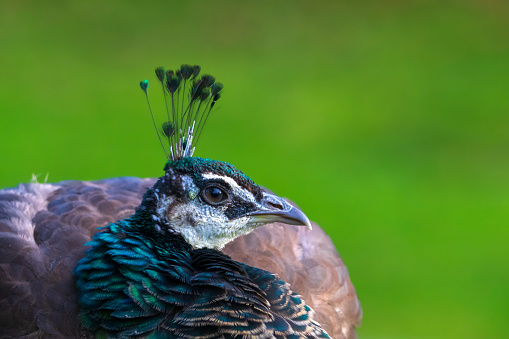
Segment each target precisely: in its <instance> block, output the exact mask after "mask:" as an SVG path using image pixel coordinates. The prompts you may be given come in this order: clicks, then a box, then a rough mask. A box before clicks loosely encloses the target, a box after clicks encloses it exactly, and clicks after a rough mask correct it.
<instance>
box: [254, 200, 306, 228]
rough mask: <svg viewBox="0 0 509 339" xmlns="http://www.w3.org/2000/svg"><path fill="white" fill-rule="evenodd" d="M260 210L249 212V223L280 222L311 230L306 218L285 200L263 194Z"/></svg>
mask: <svg viewBox="0 0 509 339" xmlns="http://www.w3.org/2000/svg"><path fill="white" fill-rule="evenodd" d="M260 205H261V207H260V209H258V210H256V211H253V212H250V213H249V214H248V215H250V216H251V217H252V219H251V221H250V222H251V223H263V224H270V223H273V222H280V223H283V224H288V225H296V226H307V227H308V228H309V229H312V227H311V222H310V221H309V219H308V217H306V215H305V214H304V213H303V212H302V211H301V210H300V209H298V208H297V207H295V206H293V205H290V204H289V203H288V202H287V201H286V200H284V199H283V198H280V197H278V196H275V195H273V194H269V193H266V192H264V193H263V198H262V201H261V204H260Z"/></svg>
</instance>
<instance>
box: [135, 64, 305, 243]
mask: <svg viewBox="0 0 509 339" xmlns="http://www.w3.org/2000/svg"><path fill="white" fill-rule="evenodd" d="M155 73H156V76H157V78H158V79H159V81H160V83H161V85H162V90H163V94H164V98H165V103H166V116H167V121H166V122H164V123H163V124H162V128H160V129H157V127H156V131H157V132H158V136H159V141H160V142H161V146H162V147H163V149H164V150H165V153H166V155H167V158H168V163H167V164H166V166H165V175H164V176H163V177H161V178H160V179H159V181H158V182H157V183H156V184H155V185H154V187H152V189H150V190H149V191H148V192H147V194H146V195H145V199H144V201H143V203H142V205H141V208H142V209H145V208H146V209H148V211H149V212H150V215H151V218H152V219H153V222H154V228H155V230H156V231H157V232H161V233H178V234H180V235H181V236H182V237H183V238H184V239H185V241H186V242H187V243H188V244H189V245H191V246H192V247H193V248H214V249H221V248H223V247H224V245H226V244H227V243H228V242H230V241H232V240H233V239H235V238H236V237H238V236H240V235H244V234H247V233H249V232H251V231H252V230H253V229H255V228H256V227H258V226H261V225H264V224H268V223H273V222H282V223H286V224H292V225H304V226H308V227H311V224H310V222H309V220H308V218H307V217H306V216H305V215H304V213H302V212H301V211H300V210H299V209H298V208H296V207H294V206H292V205H290V204H289V203H288V202H286V201H285V200H284V199H282V198H280V197H277V196H275V195H273V194H269V193H267V192H264V191H263V190H262V189H261V188H260V187H259V186H258V185H256V184H255V183H254V182H253V181H252V180H251V179H250V178H249V177H248V176H246V175H245V174H244V173H243V172H241V171H239V170H238V169H236V168H235V167H234V166H233V165H230V164H228V163H226V162H221V161H215V160H209V159H202V158H195V157H192V155H193V152H194V147H195V145H196V144H197V142H198V138H199V136H200V135H201V132H202V130H203V126H204V124H205V122H206V121H207V119H208V116H209V115H210V112H211V111H212V108H213V107H214V105H215V104H216V102H217V100H219V98H220V97H221V91H222V89H223V85H222V84H221V83H219V82H216V80H215V78H214V77H213V76H211V75H202V76H201V77H199V73H200V67H199V66H191V65H182V66H181V67H180V68H179V69H177V70H175V71H174V70H165V69H164V68H163V67H158V68H156V71H155ZM140 86H141V88H142V90H143V91H144V93H145V94H146V97H147V102H148V106H149V109H150V114H151V116H152V119H153V122H154V126H156V122H155V119H154V115H153V113H152V110H151V108H150V102H149V100H148V91H147V90H148V81H147V80H144V81H142V82H141V83H140ZM165 145H168V146H167V148H168V151H167V150H166V147H165ZM145 215H148V213H146V212H145Z"/></svg>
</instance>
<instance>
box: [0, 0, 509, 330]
mask: <svg viewBox="0 0 509 339" xmlns="http://www.w3.org/2000/svg"><path fill="white" fill-rule="evenodd" d="M0 48H1V53H0V75H1V81H0V112H1V113H0V114H1V115H0V126H1V141H2V147H1V151H0V155H1V169H0V187H9V186H15V185H17V184H18V183H20V182H27V181H29V180H30V178H31V175H32V173H35V174H40V179H42V180H43V178H44V176H45V175H46V173H49V181H50V182H56V181H60V180H68V179H77V180H94V179H102V178H107V177H117V176H140V177H155V176H159V175H161V174H162V167H163V164H164V162H165V158H164V155H163V153H162V151H161V149H160V146H159V144H158V141H157V139H156V137H155V134H154V131H153V127H152V125H151V121H150V118H149V115H148V111H147V107H146V104H145V98H144V96H143V94H142V92H141V90H140V89H139V86H138V82H139V81H140V80H142V79H145V78H147V79H149V80H151V81H152V85H153V86H152V88H151V89H152V96H151V97H152V102H153V105H154V107H155V109H156V110H158V111H159V112H162V98H161V96H160V95H159V93H160V92H159V91H158V88H157V90H154V89H155V88H154V87H155V85H156V82H155V81H156V78H155V76H154V73H153V69H154V68H155V67H156V66H160V65H163V66H166V67H167V68H171V67H177V66H179V65H180V64H181V63H192V64H200V65H201V66H202V70H203V71H204V72H205V73H211V74H213V75H215V76H216V78H217V79H218V80H219V81H221V82H223V83H224V84H225V90H224V95H223V99H221V101H219V103H218V105H219V108H220V109H218V110H217V111H216V112H215V115H214V116H213V118H211V119H210V120H209V123H208V127H207V129H206V133H204V135H203V136H202V138H201V142H200V145H199V148H198V150H197V154H196V155H198V156H204V157H210V158H214V159H221V160H225V161H228V162H231V163H234V164H235V165H237V167H239V168H240V169H242V170H243V171H245V172H246V173H247V174H248V175H250V176H251V177H252V178H253V179H254V180H255V181H256V182H257V183H259V184H262V185H264V186H267V187H269V188H271V189H272V190H273V191H275V192H276V193H278V194H280V195H284V196H286V197H289V198H291V199H292V200H294V201H295V202H297V203H298V204H299V205H300V206H301V207H302V208H303V210H304V211H305V212H306V213H307V214H308V216H309V217H310V218H311V219H312V220H315V221H317V222H318V223H319V224H320V225H321V226H322V227H323V228H324V229H326V230H327V232H328V233H329V234H330V235H331V237H332V239H333V241H334V242H335V244H336V246H337V248H338V250H339V252H340V254H341V255H342V257H343V259H344V260H345V262H346V264H347V265H348V267H349V271H350V275H351V278H352V280H353V282H354V284H355V286H356V288H357V293H358V295H359V298H360V300H361V303H362V306H363V309H364V319H363V325H362V327H361V328H360V329H359V337H360V338H361V339H363V338H364V339H369V338H371V339H381V338H503V337H505V338H507V335H508V332H509V289H508V286H509V260H508V259H509V256H508V253H507V252H508V251H507V248H508V243H509V231H508V227H507V226H508V219H509V115H508V112H509V100H508V90H509V4H508V3H507V1H505V0H499V1H496V0H492V1H481V0H479V1H474V0H462V1H459V0H458V1H328V2H327V1H321V2H318V1H253V2H243V1H222V0H221V1H208V2H205V1H187V2H171V1H150V2H144V1H83V2H71V1H69V2H66V1H47V2H42V1H1V2H0Z"/></svg>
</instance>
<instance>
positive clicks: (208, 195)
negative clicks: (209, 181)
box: [201, 186, 228, 205]
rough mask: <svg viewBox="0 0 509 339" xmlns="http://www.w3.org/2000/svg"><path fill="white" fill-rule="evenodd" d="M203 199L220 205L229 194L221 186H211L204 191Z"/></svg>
mask: <svg viewBox="0 0 509 339" xmlns="http://www.w3.org/2000/svg"><path fill="white" fill-rule="evenodd" d="M201 195H202V197H203V200H204V201H205V202H206V203H207V204H210V205H218V204H220V203H222V202H223V201H225V200H226V199H227V198H228V195H227V194H226V192H225V191H223V190H222V189H221V188H219V187H216V186H209V187H207V188H205V189H204V190H203V191H202V194H201Z"/></svg>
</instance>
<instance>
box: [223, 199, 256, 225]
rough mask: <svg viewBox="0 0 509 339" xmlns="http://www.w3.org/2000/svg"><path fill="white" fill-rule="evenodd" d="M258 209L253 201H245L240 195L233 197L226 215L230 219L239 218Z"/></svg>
mask: <svg viewBox="0 0 509 339" xmlns="http://www.w3.org/2000/svg"><path fill="white" fill-rule="evenodd" d="M255 209H256V205H255V204H254V203H252V202H248V201H244V200H241V199H239V198H238V197H233V199H232V201H231V203H230V206H229V207H228V208H227V209H226V211H225V215H226V217H227V218H228V219H229V220H233V219H237V218H239V217H241V216H244V215H246V214H247V213H249V212H252V211H254V210H255Z"/></svg>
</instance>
